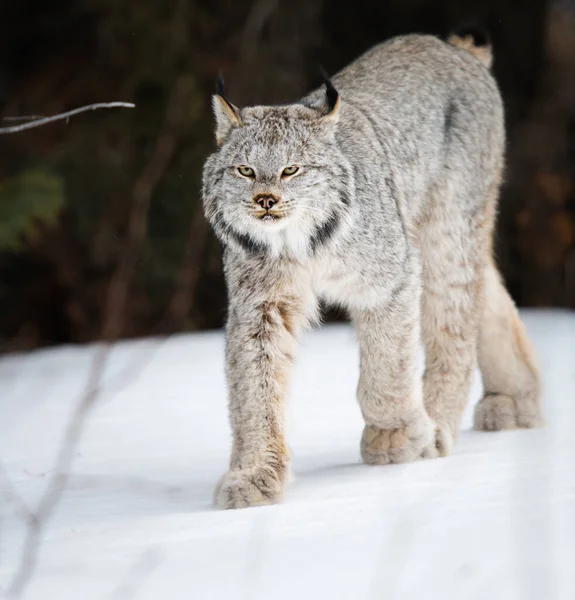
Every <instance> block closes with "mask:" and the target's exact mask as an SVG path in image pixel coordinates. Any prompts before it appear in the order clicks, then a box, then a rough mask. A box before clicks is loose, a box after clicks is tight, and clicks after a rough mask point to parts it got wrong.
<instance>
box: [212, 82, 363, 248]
mask: <svg viewBox="0 0 575 600" xmlns="http://www.w3.org/2000/svg"><path fill="white" fill-rule="evenodd" d="M340 107H341V100H340V97H339V94H338V92H337V91H336V89H335V88H334V87H333V85H332V84H331V82H329V80H326V92H325V94H321V95H320V97H319V100H317V101H316V102H310V103H305V104H304V103H301V104H292V105H286V106H254V107H247V108H242V109H240V108H237V107H236V106H234V105H233V104H232V103H231V102H229V100H228V99H227V98H226V97H225V95H224V90H223V82H222V81H221V80H220V83H219V85H218V90H217V94H216V95H215V96H214V97H213V108H214V113H215V117H216V141H217V144H218V150H217V151H216V152H215V153H214V154H212V155H211V156H210V157H209V158H208V160H207V161H206V164H205V166H204V187H203V198H204V208H205V212H206V216H207V218H208V220H209V221H210V222H211V224H212V226H213V227H214V229H215V231H216V233H217V234H218V236H219V237H220V239H221V240H222V241H223V242H224V244H226V245H230V246H233V247H234V248H235V249H238V250H240V251H243V252H247V253H251V254H264V255H269V256H281V255H287V256H292V257H293V258H303V257H304V256H310V255H312V254H314V253H315V252H316V251H317V250H318V249H319V248H320V247H321V246H323V245H325V244H326V243H327V242H328V241H329V240H331V239H332V238H333V237H334V236H335V234H336V233H337V232H338V231H339V230H340V229H341V226H342V225H343V223H344V221H345V218H346V215H347V213H348V212H349V205H350V200H351V196H352V191H351V188H350V186H351V185H352V184H351V181H352V178H351V175H350V173H351V168H350V166H349V163H348V162H347V160H346V159H345V158H344V157H343V155H342V154H341V152H340V150H339V148H338V146H337V143H336V136H335V132H336V128H337V124H338V119H339V116H340Z"/></svg>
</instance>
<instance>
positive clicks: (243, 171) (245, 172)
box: [238, 165, 256, 178]
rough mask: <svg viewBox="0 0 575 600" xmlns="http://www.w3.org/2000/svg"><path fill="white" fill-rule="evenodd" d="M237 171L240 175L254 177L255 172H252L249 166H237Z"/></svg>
mask: <svg viewBox="0 0 575 600" xmlns="http://www.w3.org/2000/svg"><path fill="white" fill-rule="evenodd" d="M238 172H239V174H240V175H243V176H244V177H251V178H254V177H255V176H256V174H255V173H254V170H253V169H252V168H251V167H246V166H245V165H242V166H241V167H238Z"/></svg>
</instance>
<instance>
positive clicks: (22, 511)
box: [0, 460, 36, 525]
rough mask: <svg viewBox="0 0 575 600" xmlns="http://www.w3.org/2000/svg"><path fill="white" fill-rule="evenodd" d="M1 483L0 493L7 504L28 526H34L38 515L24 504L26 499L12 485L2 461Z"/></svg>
mask: <svg viewBox="0 0 575 600" xmlns="http://www.w3.org/2000/svg"><path fill="white" fill-rule="evenodd" d="M0 483H1V484H2V485H1V487H0V492H1V493H2V496H3V497H4V500H5V501H6V503H7V504H8V505H9V506H12V508H13V509H14V510H15V511H16V514H17V515H18V516H19V517H20V518H21V519H22V520H23V521H24V522H25V523H27V524H28V525H31V524H33V522H34V521H35V520H36V515H35V514H34V512H33V511H32V510H30V508H29V507H28V505H27V504H26V502H24V499H23V498H22V496H21V495H20V493H19V492H18V490H17V489H16V487H15V486H14V484H13V483H12V480H11V479H10V477H9V476H8V473H7V472H6V468H5V467H4V463H3V462H2V461H1V460H0Z"/></svg>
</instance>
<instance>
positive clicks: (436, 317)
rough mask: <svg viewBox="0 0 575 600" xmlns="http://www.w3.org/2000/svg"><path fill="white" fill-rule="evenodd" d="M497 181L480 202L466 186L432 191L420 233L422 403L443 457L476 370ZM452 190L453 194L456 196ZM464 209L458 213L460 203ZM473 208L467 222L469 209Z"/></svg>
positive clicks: (454, 435)
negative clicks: (439, 434)
mask: <svg viewBox="0 0 575 600" xmlns="http://www.w3.org/2000/svg"><path fill="white" fill-rule="evenodd" d="M497 187H498V180H495V181H494V183H493V184H492V185H491V186H489V188H488V190H487V192H486V194H485V195H484V196H483V199H482V200H474V198H477V196H476V194H477V190H476V191H475V192H474V191H473V190H470V189H469V186H468V185H467V184H463V183H460V185H459V186H455V185H453V186H452V188H451V191H447V190H445V189H443V190H438V191H436V194H437V195H436V196H435V198H434V200H435V202H434V203H433V204H434V207H435V209H434V210H433V212H432V213H431V214H430V215H428V217H427V219H426V221H425V222H424V223H422V225H421V228H420V243H421V255H422V259H423V273H422V276H423V294H422V302H421V305H422V339H423V344H424V347H425V373H424V376H423V399H424V402H425V408H426V410H427V413H428V414H429V416H430V417H431V418H432V419H433V420H434V421H435V423H436V425H437V427H438V430H439V431H441V432H443V438H442V445H443V447H442V453H443V454H448V453H449V451H450V448H451V446H452V444H453V442H454V441H455V440H456V438H457V436H458V434H459V429H460V426H461V420H462V417H463V412H464V410H465V407H466V405H467V401H468V397H469V392H470V389H471V383H472V378H473V373H474V370H475V368H476V367H477V336H478V331H479V321H480V318H481V310H482V305H483V290H484V277H483V270H484V265H485V262H486V260H487V256H488V252H489V248H490V238H491V232H492V228H493V221H494V207H495V199H496V197H497ZM456 191H457V192H458V193H456ZM463 201H466V203H467V205H468V209H467V211H466V212H462V210H461V205H462V202H463ZM474 204H475V206H477V210H476V212H475V217H474V218H469V217H470V214H472V213H471V211H470V209H469V206H473V205H474Z"/></svg>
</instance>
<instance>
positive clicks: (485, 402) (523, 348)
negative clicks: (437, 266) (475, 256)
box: [474, 263, 543, 431]
mask: <svg viewBox="0 0 575 600" xmlns="http://www.w3.org/2000/svg"><path fill="white" fill-rule="evenodd" d="M484 302H485V304H484V310H483V316H482V321H481V326H480V331H479V337H478V350H479V366H480V369H481V375H482V377H483V386H484V389H485V395H484V396H483V398H482V399H481V400H480V402H479V403H478V404H477V406H476V408H475V418H474V427H475V429H481V430H485V431H498V430H500V429H514V428H531V427H540V426H541V425H543V418H542V415H541V406H540V385H539V375H538V373H537V368H536V366H535V361H534V358H533V351H532V349H531V345H530V343H529V340H528V338H527V334H526V332H525V327H524V325H523V323H522V322H521V320H520V319H519V315H518V314H517V310H516V308H515V305H514V304H513V301H512V300H511V298H510V297H509V294H508V293H507V290H506V289H505V287H504V286H503V283H502V282H501V278H500V276H499V273H498V272H497V269H496V267H495V265H493V263H490V264H489V265H488V266H487V267H486V268H485V301H484Z"/></svg>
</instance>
